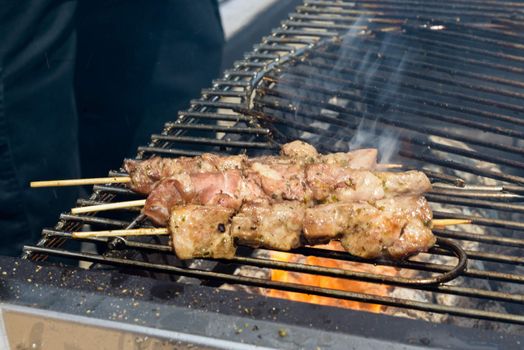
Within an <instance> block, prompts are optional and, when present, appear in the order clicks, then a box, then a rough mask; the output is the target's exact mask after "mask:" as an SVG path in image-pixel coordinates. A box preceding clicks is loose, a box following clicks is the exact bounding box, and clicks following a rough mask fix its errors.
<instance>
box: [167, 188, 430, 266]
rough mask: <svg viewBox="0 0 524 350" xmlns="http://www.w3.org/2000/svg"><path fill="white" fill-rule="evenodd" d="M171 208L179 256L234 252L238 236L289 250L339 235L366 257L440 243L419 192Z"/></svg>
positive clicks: (240, 239)
mask: <svg viewBox="0 0 524 350" xmlns="http://www.w3.org/2000/svg"><path fill="white" fill-rule="evenodd" d="M171 214H172V215H171V219H170V222H169V229H170V232H171V237H172V242H173V249H174V250H175V253H176V254H177V256H178V257H179V258H180V259H191V258H201V257H207V258H231V257H232V256H234V254H235V250H236V247H235V242H237V243H239V244H242V245H247V246H251V247H256V248H258V247H261V248H269V249H277V250H285V251H287V250H290V249H293V248H297V247H299V246H301V245H302V244H317V243H325V242H327V241H330V240H340V241H341V243H342V246H343V247H344V248H345V249H346V250H347V251H348V252H349V253H351V254H353V255H355V256H359V257H362V258H377V257H383V256H385V257H390V258H393V259H401V258H404V257H406V256H410V255H413V254H416V253H419V252H423V251H427V250H428V249H429V248H430V247H431V246H432V245H433V244H434V243H435V237H434V236H433V234H432V232H431V229H430V224H431V219H432V214H431V210H430V208H429V205H428V203H427V201H426V200H425V199H424V198H423V197H417V196H405V197H397V198H394V199H384V200H380V201H377V202H375V203H374V204H370V203H366V202H353V203H330V204H324V205H319V206H314V207H310V208H307V207H306V206H305V205H304V204H303V203H300V202H292V201H288V202H282V203H246V204H244V205H243V206H242V208H241V209H240V211H239V212H238V213H237V214H235V211H234V210H233V209H230V208H225V207H223V206H220V205H207V206H206V205H204V206H203V205H185V206H177V207H175V208H173V210H172V213H171Z"/></svg>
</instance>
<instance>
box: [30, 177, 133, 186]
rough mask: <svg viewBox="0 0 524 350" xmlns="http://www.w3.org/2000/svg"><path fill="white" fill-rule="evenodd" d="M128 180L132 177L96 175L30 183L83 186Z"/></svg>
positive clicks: (32, 184) (37, 184) (32, 183)
mask: <svg viewBox="0 0 524 350" xmlns="http://www.w3.org/2000/svg"><path fill="white" fill-rule="evenodd" d="M127 182H131V178H130V177H129V176H116V177H95V178H91V179H71V180H49V181H33V182H31V183H30V184H29V185H30V186H31V187H62V186H81V185H103V184H114V183H127Z"/></svg>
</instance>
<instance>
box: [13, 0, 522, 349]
mask: <svg viewBox="0 0 524 350" xmlns="http://www.w3.org/2000/svg"><path fill="white" fill-rule="evenodd" d="M523 28H524V3H521V2H516V1H511V2H510V1H490V0H474V1H447V0H446V1H439V2H438V3H431V4H430V3H426V2H422V1H418V0H408V1H400V0H364V1H356V2H350V1H335V0H332V1H316V0H306V1H305V2H304V4H303V5H301V6H298V7H297V8H296V10H295V12H294V13H292V14H290V16H289V19H287V20H285V21H284V22H283V23H282V25H281V27H279V28H277V29H275V30H274V31H273V32H272V34H271V35H269V36H267V37H264V38H263V39H262V42H261V43H260V44H258V45H255V47H254V49H253V51H252V52H250V53H248V54H246V55H245V58H244V59H243V60H241V61H238V62H235V64H234V67H233V68H232V69H230V70H226V71H225V72H224V76H223V78H221V79H218V80H215V81H214V82H213V85H212V87H211V88H209V89H205V90H203V91H202V96H201V97H200V98H199V99H196V100H193V101H191V107H190V108H189V109H188V110H186V111H182V112H180V113H179V115H178V117H177V118H175V120H174V121H173V122H169V123H167V124H166V125H165V128H164V130H163V131H162V132H161V133H159V134H155V135H152V141H151V143H150V144H149V145H147V146H144V147H140V148H139V150H138V154H137V159H146V158H149V157H151V156H153V155H160V156H164V157H172V156H173V157H176V156H196V155H199V154H201V153H203V152H213V153H218V154H238V153H245V154H248V155H250V156H255V155H263V154H273V153H275V152H278V149H279V144H281V143H284V142H287V141H290V140H294V139H300V140H304V141H306V142H310V143H312V144H314V145H315V146H316V147H317V148H318V149H319V150H321V151H323V152H335V151H347V150H349V149H351V148H355V147H378V148H379V151H380V154H381V155H382V157H383V158H382V160H383V161H386V162H396V163H401V164H402V165H403V168H404V169H422V170H423V171H424V172H426V174H427V175H428V176H429V177H430V178H431V180H432V182H433V185H434V189H433V191H432V192H431V193H429V194H428V195H427V198H428V200H429V201H430V202H431V203H432V206H433V209H434V215H435V217H436V218H465V219H471V220H472V224H473V225H471V226H469V225H468V226H466V227H465V228H452V229H443V230H435V231H434V232H435V234H436V236H437V237H438V244H437V246H436V247H434V248H432V249H431V250H430V252H429V253H428V254H421V255H420V256H418V257H414V258H411V259H409V260H407V261H402V262H391V261H387V260H375V261H367V260H364V259H359V258H356V257H354V256H351V255H349V254H347V253H343V252H336V251H330V250H326V249H320V248H315V247H305V248H300V249H296V250H294V251H293V253H294V254H297V255H300V256H305V257H307V256H314V257H324V258H329V259H334V260H340V261H349V262H355V263H360V264H366V265H369V266H368V267H369V270H366V271H368V272H361V271H359V270H354V271H352V270H342V269H336V268H327V267H319V266H312V265H308V264H304V263H299V262H284V261H280V260H277V259H274V258H272V257H271V254H270V253H271V252H269V253H268V252H262V253H260V252H258V250H254V249H248V248H242V249H239V250H238V254H237V257H235V258H234V259H232V260H228V261H216V260H214V261H213V260H197V261H192V262H181V261H178V260H177V259H176V258H175V256H174V255H173V254H172V253H171V248H170V247H169V246H168V245H167V241H166V240H165V239H164V238H149V239H144V238H142V239H133V238H125V239H124V238H114V239H105V238H104V239H102V238H89V239H85V240H84V241H85V242H91V243H94V244H95V245H96V247H97V249H96V253H95V252H91V253H88V252H85V251H82V250H80V249H79V247H78V244H75V242H73V240H72V239H71V232H72V231H79V230H82V229H83V228H84V227H86V226H89V227H91V228H94V229H118V228H136V227H147V226H149V225H150V223H148V221H147V220H146V219H145V218H144V216H143V215H141V214H140V212H139V211H138V210H135V209H125V210H120V211H114V212H100V213H98V214H96V215H91V214H85V215H72V214H70V213H64V214H62V215H61V216H60V220H59V222H58V223H57V225H56V226H55V227H54V228H52V229H44V230H43V234H42V239H41V240H40V241H39V242H38V243H37V244H35V245H34V246H26V247H25V248H24V252H25V254H24V257H25V258H26V259H28V260H31V261H33V262H35V263H37V264H41V263H42V262H43V261H48V262H53V261H57V260H56V258H59V261H63V260H62V259H65V260H66V261H73V262H75V261H87V262H91V263H93V264H92V266H91V270H93V271H88V272H81V273H82V274H86V275H90V276H100V278H101V279H104V278H105V277H104V276H106V275H105V274H107V273H108V272H107V271H106V270H108V269H110V270H118V273H122V274H123V276H127V274H137V275H142V276H146V277H152V278H154V279H155V280H156V281H158V280H159V279H160V280H163V281H170V282H165V283H171V284H169V285H170V286H172V288H180V289H179V291H180V290H182V291H183V290H185V289H186V288H188V289H187V290H188V291H189V290H191V291H192V292H191V293H198V292H200V293H202V295H204V296H205V297H203V298H204V300H209V296H210V295H214V294H213V293H215V291H217V288H219V287H221V286H224V285H225V284H227V285H228V286H232V287H231V288H233V289H236V292H225V291H220V292H216V293H217V294H216V295H217V296H216V298H217V300H223V299H224V298H227V296H228V295H235V296H236V295H239V296H236V298H239V299H238V300H239V302H240V303H239V304H238V305H241V307H242V308H243V307H246V309H249V308H250V307H252V305H253V304H254V303H256V301H262V300H263V303H264V304H263V305H262V304H258V306H256V305H255V306H254V309H255V310H260V309H264V308H269V309H267V310H270V308H271V307H273V306H270V305H275V304H278V305H279V306H278V308H279V309H286V310H288V312H289V313H290V314H292V315H295V316H296V315H299V316H298V317H296V318H297V319H300V318H301V317H302V316H301V315H302V314H304V313H305V312H304V310H315V311H314V312H319V315H321V318H319V319H316V320H315V319H312V318H310V316H309V315H307V316H303V317H304V320H295V319H293V317H291V319H290V318H286V317H278V318H276V319H275V320H274V322H275V323H274V325H279V324H281V323H284V324H286V325H287V327H292V326H295V325H297V326H303V327H308V326H309V327H311V328H315V330H323V331H326V332H327V331H332V332H334V333H335V335H333V337H335V338H334V339H337V340H336V341H333V343H327V344H328V346H332V347H337V346H339V345H341V344H344V343H337V341H339V340H340V341H342V338H340V339H339V338H337V337H339V336H340V337H342V335H341V334H340V333H344V332H347V333H350V334H351V335H352V336H355V337H357V338H358V337H360V336H364V337H376V338H377V339H384V337H385V341H389V342H395V343H396V342H398V343H404V344H405V343H406V342H409V340H408V339H407V338H405V337H403V336H405V334H404V333H402V334H403V335H402V336H398V335H394V334H391V332H390V331H389V330H385V329H384V328H386V327H385V325H386V324H388V325H396V327H400V329H401V328H402V327H414V328H415V329H419V330H421V334H422V333H424V334H426V335H425V336H427V337H429V338H427V339H429V340H427V342H429V343H431V342H432V343H431V344H433V345H435V344H439V346H455V347H461V346H462V345H464V343H456V342H454V341H455V340H456V339H457V337H459V336H457V334H460V335H461V336H462V335H464V337H466V338H467V339H474V338H475V337H480V336H479V335H478V332H475V331H472V330H468V329H467V328H460V331H458V333H454V334H455V335H453V336H451V335H449V334H448V333H447V332H448V330H449V329H453V330H454V328H441V327H449V326H447V325H446V326H445V325H439V326H437V325H436V323H426V322H423V321H422V320H426V321H431V322H442V323H448V324H449V323H451V324H455V325H460V326H462V327H464V326H466V327H471V328H482V329H494V330H496V331H498V332H503V333H501V334H504V335H503V336H502V337H503V338H498V336H499V335H496V336H493V337H492V338H490V335H486V334H482V336H481V337H485V338H483V339H482V341H485V342H488V343H489V342H506V344H505V345H506V346H507V347H511V346H514V347H518V344H519V342H520V341H521V340H522V338H521V337H519V336H512V335H511V334H512V333H513V334H519V332H522V330H523V328H522V326H523V325H524V316H523V315H524V286H523V283H524V269H523V267H522V265H523V264H524V258H523V256H522V252H523V250H522V249H523V248H524V239H522V237H521V236H522V233H523V232H524V222H522V218H523V215H522V214H523V213H524V162H522V159H523V158H522V156H523V155H524V147H523V146H524V142H523V141H524V119H523V118H522V115H523V112H524V104H523V101H524V36H523V35H522V34H521V33H522V29H523ZM124 175H125V174H124V173H123V172H122V170H120V171H113V172H111V173H110V176H124ZM133 198H136V199H138V198H139V197H138V196H137V195H136V194H135V193H133V192H132V191H130V190H129V189H127V188H126V187H125V185H122V184H112V185H97V186H94V188H93V192H92V194H91V196H90V197H89V199H79V200H78V205H80V206H84V205H94V204H101V203H106V202H112V201H123V200H130V199H133ZM24 264H26V263H25V262H24ZM24 266H27V265H24ZM30 266H31V265H30ZM384 266H393V267H395V268H396V273H395V275H394V276H391V275H386V274H383V273H381V271H382V270H381V268H383V267H384ZM243 267H254V268H260V269H262V270H265V269H275V270H285V271H290V272H292V273H295V274H308V275H317V276H328V277H337V278H343V279H347V280H353V281H360V282H367V283H372V284H377V285H385V286H387V288H388V290H390V291H391V290H393V291H392V292H391V293H389V294H388V295H376V294H373V293H367V292H352V291H345V290H336V289H330V288H322V287H313V286H309V285H306V284H298V283H289V282H282V281H275V280H271V279H270V278H263V277H260V276H253V275H243V274H242V273H241V271H242V268H243ZM50 269H54V268H50ZM52 271H55V272H53V273H56V270H52ZM369 271H371V272H369ZM79 273H80V272H79ZM95 278H98V277H95ZM127 278H131V277H126V279H127ZM133 278H135V277H133ZM13 283H14V282H13ZM42 283H43V282H42ZM65 283H66V285H68V286H70V285H71V282H69V281H65ZM141 283H145V282H141ZM154 283H160V282H147V283H146V285H147V286H151V285H153V284H154ZM175 286H177V287H175ZM239 286H240V287H239ZM241 287H249V288H250V289H249V288H248V290H250V291H259V290H260V289H262V290H265V289H276V290H282V291H290V292H298V293H303V294H311V295H318V296H324V297H330V298H335V299H336V298H338V299H345V300H352V301H357V302H360V303H369V304H377V305H380V306H381V307H382V309H381V310H387V312H386V313H388V314H389V315H402V316H407V317H409V318H414V319H416V321H410V320H406V319H401V318H398V317H395V318H391V317H390V316H385V315H371V314H367V313H362V312H357V311H351V310H343V309H332V308H329V307H325V306H324V307H319V306H311V305H305V304H302V303H296V302H291V301H276V300H273V299H267V298H265V297H263V296H261V295H254V294H251V295H248V294H245V293H244V292H240V290H241V289H240V288H241ZM88 289H89V288H88ZM175 290H177V289H175ZM242 290H243V289H242ZM105 291H106V289H105V288H104V291H103V292H105ZM197 291H198V292H197ZM112 293H115V294H118V295H122V293H121V292H116V291H112ZM187 293H190V292H187ZM228 293H234V294H228ZM124 294H125V293H124ZM181 294H182V295H183V296H182V297H181V300H183V301H186V300H188V299H189V296H188V295H185V292H181ZM224 295H225V296H224ZM249 298H251V299H249ZM175 303H176V304H177V305H178V306H179V307H183V306H184V302H180V301H177V302H175ZM216 303H218V301H217V302H216ZM216 303H215V302H210V304H209V305H199V306H196V307H197V308H201V309H204V310H206V311H215V309H214V308H213V306H214V305H216ZM244 303H245V304H244ZM193 304H194V303H189V304H185V306H187V305H190V306H191V305H193ZM246 305H250V306H246ZM260 305H262V306H260ZM216 310H218V312H219V314H220V313H223V312H224V308H223V307H217V308H216ZM267 310H265V311H259V312H262V313H263V315H266V313H267V312H268V311H267ZM301 310H302V311H301ZM229 312H230V313H232V312H233V311H229ZM330 315H333V316H330ZM100 317H103V316H102V315H100ZM213 317H215V316H213ZM224 317H225V316H224ZM243 317H248V319H250V320H251V321H250V322H251V323H252V322H253V320H260V319H261V318H262V317H261V316H260V315H256V314H255V315H253V314H249V313H247V316H246V315H243ZM323 317H326V319H329V318H330V317H333V323H332V324H331V325H328V326H326V325H319V323H321V322H323V320H324V318H323ZM352 319H355V320H362V322H363V324H370V323H373V322H376V323H375V324H374V326H373V329H374V330H375V331H376V332H377V334H370V333H369V332H368V331H365V330H363V329H362V328H360V327H358V330H355V329H353V330H352V331H349V330H348V327H347V324H352V322H351V320H352ZM306 320H307V322H310V324H307V323H304V322H306ZM337 320H339V321H341V320H344V322H342V323H346V324H345V325H344V326H342V325H340V324H339V325H336V324H335V323H336V321H337ZM266 326H267V327H271V324H268V325H266ZM339 326H340V328H338V329H337V327H339ZM166 327H167V326H166ZM388 327H389V326H388ZM432 330H433V331H434V332H435V333H434V334H432V333H431V332H432ZM298 332H299V331H298V330H297V333H294V334H295V336H296V337H297V338H296V339H294V340H293V341H291V342H286V341H284V340H286V339H287V340H289V338H287V337H288V335H287V334H285V333H286V332H281V334H280V336H277V337H275V339H276V340H275V341H277V343H278V341H282V343H278V344H280V345H275V344H276V343H268V342H266V343H264V340H260V339H259V341H261V342H262V343H261V344H265V345H268V346H282V347H284V346H288V347H290V346H291V347H292V346H297V344H299V345H298V346H300V344H306V345H304V346H312V345H313V344H312V343H301V341H302V342H305V340H304V339H303V338H300V337H299V336H298V335H296V334H299V333H298ZM337 332H338V335H336V334H337ZM380 332H383V334H382V335H379V333H380ZM450 332H451V331H450ZM453 332H455V330H454V331H453ZM211 333H213V332H211ZM211 333H210V335H211V336H213V337H220V336H219V335H217V334H216V333H213V334H211ZM451 333H452V332H451ZM326 334H327V333H326ZM427 334H429V335H427ZM443 334H446V335H445V336H444V335H443ZM520 334H522V333H520ZM236 335H237V336H239V337H241V338H239V339H243V341H247V342H249V343H252V344H253V343H254V342H253V341H252V340H250V339H247V338H242V337H244V335H239V334H236ZM222 336H224V335H222ZM406 337H407V336H406ZM438 337H446V340H443V339H440V340H435V339H436V338H438ZM300 339H302V340H300ZM344 339H345V338H344ZM355 339H356V338H355ZM355 339H353V341H356V340H355ZM417 339H418V340H417V341H415V343H417V344H420V342H419V338H417ZM420 339H422V338H420ZM424 339H426V338H424ZM450 339H453V340H450ZM273 340H274V339H273ZM447 340H449V343H446V341H447ZM268 341H269V340H268ZM293 342H295V343H294V345H293ZM421 342H422V345H428V344H429V343H428V344H426V343H425V342H426V340H423V341H421ZM466 342H467V341H466ZM270 344H272V345H270ZM337 344H338V345H337ZM346 344H347V343H346ZM317 345H318V346H320V343H317V344H315V346H317ZM323 346H326V345H325V344H324V345H323ZM377 346H378V345H377ZM226 347H227V346H226Z"/></svg>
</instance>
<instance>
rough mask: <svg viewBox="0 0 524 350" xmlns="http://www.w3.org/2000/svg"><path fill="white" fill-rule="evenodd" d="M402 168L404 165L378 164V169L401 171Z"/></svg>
mask: <svg viewBox="0 0 524 350" xmlns="http://www.w3.org/2000/svg"><path fill="white" fill-rule="evenodd" d="M402 167H403V165H402V164H395V163H391V164H388V163H378V164H377V169H400V168H402Z"/></svg>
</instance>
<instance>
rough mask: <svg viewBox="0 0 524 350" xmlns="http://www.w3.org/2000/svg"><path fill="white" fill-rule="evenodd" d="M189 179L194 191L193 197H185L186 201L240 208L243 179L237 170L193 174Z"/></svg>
mask: <svg viewBox="0 0 524 350" xmlns="http://www.w3.org/2000/svg"><path fill="white" fill-rule="evenodd" d="M191 180H192V182H193V189H194V192H193V193H192V196H193V197H192V198H191V199H190V198H188V199H187V203H194V204H202V205H207V204H217V205H222V206H225V207H228V208H233V209H238V208H240V205H241V204H242V198H240V186H241V183H242V181H243V179H242V174H241V173H240V171H239V170H228V171H224V172H213V173H200V174H193V175H191Z"/></svg>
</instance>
